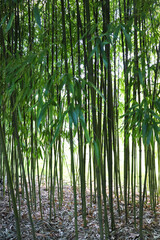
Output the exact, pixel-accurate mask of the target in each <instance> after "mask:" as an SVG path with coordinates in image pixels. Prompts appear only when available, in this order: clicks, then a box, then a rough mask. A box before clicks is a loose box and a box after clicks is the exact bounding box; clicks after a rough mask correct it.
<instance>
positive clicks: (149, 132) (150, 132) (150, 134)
mask: <svg viewBox="0 0 160 240" xmlns="http://www.w3.org/2000/svg"><path fill="white" fill-rule="evenodd" d="M151 137H152V127H151V126H150V127H149V129H148V132H147V141H146V143H147V146H149V144H150V142H151Z"/></svg>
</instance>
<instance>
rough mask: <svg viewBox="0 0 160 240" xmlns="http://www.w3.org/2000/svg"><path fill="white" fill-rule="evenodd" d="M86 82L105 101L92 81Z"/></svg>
mask: <svg viewBox="0 0 160 240" xmlns="http://www.w3.org/2000/svg"><path fill="white" fill-rule="evenodd" d="M86 84H88V85H89V86H90V87H93V88H94V89H95V90H96V92H97V93H98V94H99V95H100V96H101V97H102V98H103V100H104V101H105V98H104V96H103V94H102V93H101V91H100V90H99V89H98V88H97V87H96V86H95V85H94V84H93V83H92V82H86Z"/></svg>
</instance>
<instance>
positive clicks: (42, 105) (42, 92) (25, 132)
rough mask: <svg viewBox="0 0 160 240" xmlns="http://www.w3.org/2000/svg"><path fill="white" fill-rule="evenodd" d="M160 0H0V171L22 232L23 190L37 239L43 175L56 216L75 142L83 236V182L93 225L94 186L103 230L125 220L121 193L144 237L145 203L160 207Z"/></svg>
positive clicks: (74, 168)
mask: <svg viewBox="0 0 160 240" xmlns="http://www.w3.org/2000/svg"><path fill="white" fill-rule="evenodd" d="M159 7H160V5H159V2H158V1H156V0H150V1H147V0H143V1H142V0H124V1H122V0H113V1H110V0H90V1H89V0H75V1H73V0H43V1H40V0H23V1H21V0H5V1H4V0H1V1H0V178H1V179H2V180H3V185H4V188H3V189H4V193H5V187H6V184H7V186H8V189H9V194H10V198H11V200H12V205H13V209H14V214H15V219H16V228H17V238H18V239H21V230H20V218H21V214H20V213H21V204H20V203H21V198H26V200H27V206H28V215H29V219H30V222H31V226H32V232H33V239H36V236H35V230H34V223H33V220H32V210H33V209H35V208H36V207H37V206H36V202H37V197H38V198H39V201H40V212H41V218H43V206H42V203H41V184H42V177H43V176H44V178H45V184H46V187H47V189H48V198H49V201H50V216H49V218H50V219H51V218H52V216H53V215H54V214H56V209H55V203H54V194H55V188H56V187H57V188H58V192H59V195H58V196H59V205H60V206H61V204H62V201H63V183H64V181H65V178H64V168H65V164H66V163H65V159H64V158H65V157H64V156H65V150H64V149H65V143H66V142H67V143H68V144H69V149H70V154H68V159H67V164H68V167H69V168H70V169H69V172H70V174H71V184H72V186H73V192H74V210H75V234H76V239H78V222H77V197H76V192H77V187H78V186H80V191H81V199H82V216H83V222H84V226H86V225H87V222H86V214H87V212H86V189H89V191H90V198H91V199H90V204H91V205H92V201H93V200H94V201H97V205H98V218H99V229H100V239H103V238H104V236H105V239H109V235H110V231H112V230H114V229H115V228H116V224H115V215H114V207H113V200H114V199H116V202H117V208H118V211H119V215H120V214H121V210H120V204H121V201H124V203H125V219H126V223H127V222H128V219H129V213H128V204H129V203H130V204H132V206H133V211H134V223H135V227H139V231H140V239H143V231H142V230H143V206H144V203H145V202H146V201H150V203H151V207H152V209H153V210H154V213H155V214H156V204H157V202H158V197H159V194H160V142H159V130H160V78H159V76H160V75H159V74H160V73H159V67H160V65H159V57H160V41H159V39H160V22H159V19H160V8H159ZM122 149H124V151H123V154H121V152H122ZM37 182H38V184H36V183H37ZM78 183H79V185H78ZM19 186H21V188H22V196H21V195H20V194H19ZM37 188H38V196H37V195H36V191H37ZM148 193H149V197H148ZM137 194H138V196H139V199H138V205H137V198H136V195H137ZM108 204H109V210H108V208H107V205H108ZM137 206H138V207H139V215H138V216H137V213H136V210H137ZM137 217H138V219H139V221H138V226H137ZM109 219H110V220H109Z"/></svg>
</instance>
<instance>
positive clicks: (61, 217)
mask: <svg viewBox="0 0 160 240" xmlns="http://www.w3.org/2000/svg"><path fill="white" fill-rule="evenodd" d="M20 192H21V190H20ZM41 201H42V208H43V219H41V216H40V211H39V209H40V208H39V198H38V193H37V208H36V210H34V211H32V217H33V221H34V225H35V232H36V237H37V239H40V240H41V239H46V240H47V239H61V240H71V239H72V240H73V239H75V231H74V199H73V191H72V187H70V186H69V185H65V186H64V189H63V203H62V207H61V208H59V201H58V194H57V192H55V210H56V214H55V215H54V211H53V212H52V213H53V216H52V218H51V221H49V216H50V204H49V200H48V191H47V190H46V189H45V186H44V187H42V188H41ZM137 202H138V196H137ZM77 203H78V205H77V212H78V239H81V240H82V239H90V240H94V239H100V235H99V224H98V209H97V204H96V203H92V207H91V206H90V195H89V193H88V192H87V193H86V205H87V227H84V226H83V219H82V208H81V197H80V193H79V192H77ZM120 211H121V215H120V216H119V214H118V210H117V202H116V199H114V214H115V224H116V229H115V230H114V231H112V232H110V239H121V240H125V239H127V240H129V239H140V238H139V231H138V229H137V228H135V227H134V216H133V206H132V205H129V206H128V213H129V218H128V224H126V223H125V210H124V203H123V201H121V202H120ZM136 216H137V217H136V224H137V226H138V223H139V217H138V216H139V209H138V204H137V207H136ZM108 221H109V226H110V225H111V224H110V223H111V220H110V214H109V206H108ZM21 232H22V239H24V240H31V239H32V231H31V225H30V222H29V218H28V210H27V203H26V200H21ZM143 233H144V239H149V240H152V239H157V240H158V239H159V240H160V204H158V205H157V208H156V217H155V215H154V213H153V211H152V210H151V209H150V204H149V203H148V204H146V205H145V207H144V221H143ZM13 239H17V238H16V227H15V219H14V212H13V209H12V208H11V207H10V206H9V197H8V194H7V191H6V193H5V196H3V194H2V189H1V190H0V240H13Z"/></svg>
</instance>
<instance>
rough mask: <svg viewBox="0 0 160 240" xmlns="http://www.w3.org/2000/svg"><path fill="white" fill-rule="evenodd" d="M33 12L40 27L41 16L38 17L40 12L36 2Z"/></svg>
mask: <svg viewBox="0 0 160 240" xmlns="http://www.w3.org/2000/svg"><path fill="white" fill-rule="evenodd" d="M33 13H34V17H35V20H36V23H37V25H38V27H39V28H40V29H41V17H40V12H39V9H38V5H37V4H36V5H35V6H34V8H33Z"/></svg>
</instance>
